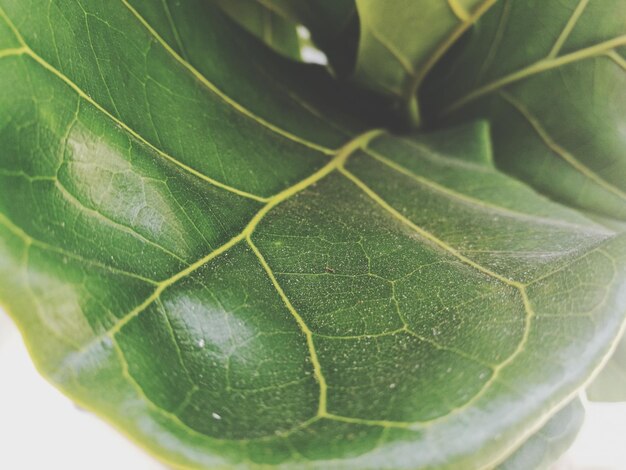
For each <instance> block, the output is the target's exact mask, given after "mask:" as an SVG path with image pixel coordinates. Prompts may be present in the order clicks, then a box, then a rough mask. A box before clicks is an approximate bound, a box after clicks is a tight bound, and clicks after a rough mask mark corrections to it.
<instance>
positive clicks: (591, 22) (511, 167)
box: [422, 0, 626, 221]
mask: <svg viewBox="0 0 626 470" xmlns="http://www.w3.org/2000/svg"><path fill="white" fill-rule="evenodd" d="M625 6H626V4H625V3H624V1H623V0H607V1H589V0H568V1H564V2H544V1H540V0H529V1H516V0H504V1H501V2H498V4H497V6H496V7H494V8H493V9H492V10H491V11H490V12H489V13H488V14H486V15H485V16H484V17H483V19H481V21H480V24H479V26H478V27H477V28H476V30H475V31H474V32H473V34H472V35H471V37H470V38H469V40H468V44H467V45H466V47H464V48H462V50H461V51H460V52H459V53H457V54H456V57H455V58H454V59H453V60H451V61H449V62H448V63H447V64H444V65H443V66H442V67H440V68H439V70H438V72H437V73H434V74H433V75H432V77H431V80H430V83H429V85H428V86H426V88H425V89H424V91H423V94H422V95H423V97H424V99H425V100H428V99H430V100H432V101H433V103H431V105H432V107H431V113H432V114H433V115H435V116H436V117H437V118H439V119H443V120H447V121H448V122H450V121H459V120H464V119H475V118H476V117H483V118H488V119H489V120H490V121H491V122H492V124H493V133H494V145H495V155H496V161H497V162H498V165H499V167H501V168H503V169H504V170H506V171H508V172H510V173H512V174H514V175H516V176H518V177H521V178H523V179H524V180H525V181H527V182H528V183H530V184H531V185H533V186H534V187H536V188H537V189H539V190H540V191H542V192H543V193H545V194H547V195H549V196H550V197H552V198H554V199H557V200H559V201H562V202H565V203H567V204H569V205H572V206H574V207H578V208H580V209H583V210H585V211H589V212H595V213H597V214H599V215H601V216H604V217H606V218H609V219H610V218H613V219H618V220H622V221H624V220H626V140H625V139H624V129H625V128H626V113H624V109H625V108H626V92H625V90H626V59H624V56H625V54H626V20H625V16H624V15H623V14H621V12H623V11H624V7H625ZM433 98H434V99H433Z"/></svg>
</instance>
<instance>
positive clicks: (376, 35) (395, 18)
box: [355, 0, 495, 122]
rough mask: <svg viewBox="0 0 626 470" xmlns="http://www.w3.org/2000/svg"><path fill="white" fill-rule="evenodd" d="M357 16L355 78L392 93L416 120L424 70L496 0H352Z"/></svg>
mask: <svg viewBox="0 0 626 470" xmlns="http://www.w3.org/2000/svg"><path fill="white" fill-rule="evenodd" d="M356 3H357V8H358V11H359V17H360V19H361V32H360V43H359V50H358V58H357V63H356V72H355V75H356V79H357V80H358V81H359V82H361V83H362V84H364V85H366V86H368V87H370V88H372V89H374V90H376V91H378V92H379V93H383V94H385V95H387V96H390V97H392V98H393V99H394V100H395V101H396V103H397V106H398V107H401V108H403V109H405V110H406V111H405V112H407V113H409V114H410V118H411V119H412V120H413V121H414V122H417V121H418V119H419V118H418V112H419V110H418V106H417V102H416V101H415V95H416V93H417V89H418V87H419V85H420V84H421V82H422V80H423V79H424V77H425V76H426V74H427V73H428V71H429V70H430V69H431V68H432V67H433V66H434V65H435V63H436V62H437V61H438V60H439V59H440V58H441V56H442V55H443V54H444V53H445V52H446V51H447V50H448V48H450V46H452V44H453V43H454V42H455V41H456V40H457V39H458V38H459V37H460V36H461V34H462V33H463V32H464V31H465V30H467V28H469V27H470V26H471V25H472V24H473V23H474V22H475V21H476V19H477V18H478V17H480V15H482V14H483V13H484V12H485V11H486V10H487V9H488V8H489V7H491V5H493V4H494V3H495V0H447V1H445V0H426V1H420V2H416V1H414V0H394V1H381V0H356Z"/></svg>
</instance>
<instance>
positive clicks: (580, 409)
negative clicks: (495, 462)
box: [498, 399, 585, 470]
mask: <svg viewBox="0 0 626 470" xmlns="http://www.w3.org/2000/svg"><path fill="white" fill-rule="evenodd" d="M584 418H585V408H584V406H583V404H582V403H581V402H580V400H579V399H576V400H574V401H573V402H572V403H570V404H569V405H567V406H566V407H565V408H563V409H562V410H561V411H559V412H558V413H557V414H555V415H554V416H553V417H552V418H551V419H550V421H548V422H547V423H546V424H545V426H544V427H543V428H541V429H540V430H539V431H538V432H537V433H536V434H535V435H534V436H533V437H531V438H530V439H529V440H528V441H527V442H526V443H525V444H524V445H523V446H522V447H521V448H520V449H518V450H517V451H516V452H515V453H514V454H513V455H512V456H511V457H509V459H508V460H507V461H506V462H504V463H503V464H502V465H500V466H498V470H528V469H529V468H532V469H535V470H544V469H545V470H547V469H549V468H550V466H551V465H552V464H553V463H554V462H555V461H556V460H557V459H558V458H559V457H560V455H561V454H562V453H563V452H565V450H567V448H568V447H569V446H570V445H571V444H572V442H573V441H574V439H575V438H576V436H577V435H578V431H579V430H580V428H581V426H582V424H583V421H584Z"/></svg>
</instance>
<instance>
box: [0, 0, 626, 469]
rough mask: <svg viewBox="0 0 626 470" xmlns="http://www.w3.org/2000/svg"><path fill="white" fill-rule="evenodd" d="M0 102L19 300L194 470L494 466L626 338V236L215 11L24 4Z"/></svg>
mask: <svg viewBox="0 0 626 470" xmlns="http://www.w3.org/2000/svg"><path fill="white" fill-rule="evenodd" d="M166 7H167V8H166ZM0 83H1V84H2V85H3V90H8V92H4V93H1V94H0V145H1V148H2V153H1V154H0V302H1V303H2V305H3V306H4V307H6V310H7V311H8V312H10V314H11V316H12V318H13V319H14V320H15V322H16V323H17V325H18V326H19V328H20V330H21V332H22V334H23V336H24V338H25V341H26V342H27V344H28V347H29V350H30V352H31V355H32V357H33V360H34V361H35V362H36V364H37V366H38V368H39V370H40V371H41V372H42V374H43V375H44V376H46V377H47V378H48V379H49V380H50V381H51V382H52V383H53V384H54V385H56V386H57V387H58V388H59V389H61V390H62V391H63V392H65V393H66V394H67V395H68V396H70V397H71V398H72V399H74V400H75V401H76V402H78V403H79V404H80V405H81V406H82V407H84V408H86V409H88V410H91V411H93V412H95V413H97V414H98V415H99V416H101V417H102V418H104V419H106V420H108V421H110V422H111V423H112V424H113V425H114V426H116V427H117V428H119V429H120V430H122V431H123V432H124V433H125V434H127V435H129V436H130V437H131V438H132V439H133V440H135V441H136V442H138V443H139V444H141V445H142V446H143V447H145V448H146V449H148V450H149V451H150V452H152V453H154V454H155V455H156V456H158V457H159V458H161V459H163V460H164V461H165V462H167V463H169V464H171V465H173V466H175V467H190V468H207V469H208V468H223V467H228V468H254V467H255V466H264V468H267V467H271V466H274V467H280V468H290V469H298V468H303V469H304V468H306V469H316V468H319V469H327V468H329V467H331V468H338V469H341V468H345V469H348V468H359V469H360V468H371V469H385V468H388V469H397V468H443V469H453V468H482V467H493V466H494V465H497V464H498V463H500V462H502V461H504V460H505V459H506V458H507V457H509V456H510V455H511V454H513V453H514V452H515V450H516V449H518V448H519V447H520V446H521V445H522V444H523V443H524V442H525V441H527V440H528V438H529V436H531V435H532V434H533V433H535V432H536V431H537V429H539V428H540V427H541V426H542V425H543V424H544V423H545V421H546V419H547V418H548V417H550V416H552V415H553V414H554V413H556V411H557V410H559V409H561V408H562V407H563V406H564V405H566V404H567V403H569V402H571V400H572V399H574V398H575V397H576V396H577V393H578V391H579V389H580V387H582V386H583V385H584V384H585V383H586V381H587V379H588V377H589V376H590V374H592V373H593V372H594V371H595V370H596V369H597V368H598V367H599V366H600V365H601V364H602V362H603V361H604V359H605V358H606V355H607V354H608V353H609V352H610V351H611V349H612V348H613V346H614V343H615V341H617V338H618V336H619V333H620V331H621V330H622V329H623V325H624V311H625V310H626V298H625V296H624V292H625V289H626V235H623V234H622V235H616V234H615V233H614V232H613V231H611V230H610V229H608V228H607V227H605V226H603V225H600V224H596V223H594V222H593V221H591V220H590V219H588V218H586V217H584V216H583V215H581V214H580V213H578V212H576V211H574V210H571V209H569V208H567V207H564V206H561V205H559V204H556V203H554V202H551V201H550V200H548V199H546V198H545V197H544V196H541V195H539V194H537V193H535V192H534V191H533V190H532V189H530V188H529V187H527V186H525V185H524V184H523V183H520V182H519V181H517V180H516V179H513V178H511V177H509V176H506V175H504V174H503V173H500V172H499V171H498V170H496V169H495V167H494V165H493V163H492V149H491V138H490V130H489V126H488V124H487V123H485V122H484V121H478V122H472V123H467V124H465V125H463V126H460V127H454V128H449V129H445V130H439V131H436V132H432V133H419V134H415V135H413V136H397V135H392V134H390V133H387V132H386V131H383V130H380V129H372V128H371V127H370V124H369V121H370V120H371V119H372V116H371V115H369V114H368V113H365V112H363V111H362V110H361V109H360V106H361V104H360V103H356V104H355V103H353V101H354V100H353V99H351V97H350V96H349V95H347V94H346V93H344V92H343V91H342V89H341V88H339V87H338V86H335V84H334V82H332V81H331V78H330V77H329V75H328V74H326V73H325V72H324V70H323V69H321V68H319V67H312V66H306V65H304V64H299V63H295V62H293V61H290V60H287V59H285V58H282V57H279V56H277V55H275V54H273V53H272V51H271V50H269V49H268V48H266V47H265V46H264V45H263V44H261V43H260V42H258V41H256V39H255V38H253V37H251V36H250V35H249V34H247V33H246V32H245V31H243V30H241V29H240V28H239V27H237V25H235V24H232V22H230V21H229V20H228V19H227V18H226V17H225V16H224V15H223V13H222V12H221V10H219V9H218V8H217V7H216V6H215V5H210V4H209V2H206V0H187V1H185V2H154V1H151V0H121V1H115V2H102V1H99V0H53V1H50V0H20V1H14V0H0ZM346 101H347V102H349V103H350V104H346ZM357 106H358V107H359V109H357ZM468 428H469V429H471V432H469V433H468Z"/></svg>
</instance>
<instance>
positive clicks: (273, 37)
mask: <svg viewBox="0 0 626 470" xmlns="http://www.w3.org/2000/svg"><path fill="white" fill-rule="evenodd" d="M214 1H215V2H216V3H217V4H218V5H219V6H220V7H221V8H222V10H223V11H224V12H225V13H226V14H227V15H228V16H230V17H231V18H232V19H233V20H234V21H236V22H237V23H239V24H240V25H241V26H243V27H244V28H245V29H246V30H248V31H249V32H251V33H252V34H254V35H256V36H257V37H259V38H260V39H261V40H262V41H263V42H264V43H265V44H267V45H268V46H269V47H271V48H273V49H274V50H276V51H277V52H278V53H280V54H282V55H284V56H286V57H291V58H292V59H300V39H299V38H298V33H297V31H296V26H297V24H296V23H294V22H293V21H292V20H290V19H288V18H285V17H283V16H282V15H280V14H278V13H277V12H276V11H273V10H271V9H269V8H266V7H265V6H264V5H263V4H262V3H260V2H257V1H256V0H214ZM166 6H167V4H166Z"/></svg>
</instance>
